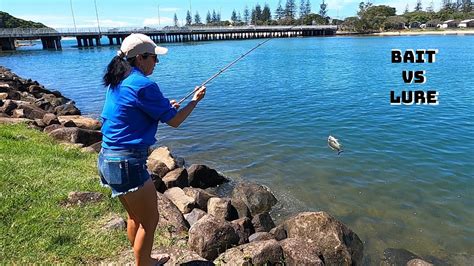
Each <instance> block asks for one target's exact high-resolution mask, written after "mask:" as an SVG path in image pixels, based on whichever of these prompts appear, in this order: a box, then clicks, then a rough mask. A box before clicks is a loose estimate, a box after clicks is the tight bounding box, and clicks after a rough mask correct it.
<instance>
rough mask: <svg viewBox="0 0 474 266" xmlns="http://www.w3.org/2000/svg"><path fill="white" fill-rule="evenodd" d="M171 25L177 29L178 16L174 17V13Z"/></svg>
mask: <svg viewBox="0 0 474 266" xmlns="http://www.w3.org/2000/svg"><path fill="white" fill-rule="evenodd" d="M173 23H174V26H175V27H178V16H176V13H174V18H173Z"/></svg>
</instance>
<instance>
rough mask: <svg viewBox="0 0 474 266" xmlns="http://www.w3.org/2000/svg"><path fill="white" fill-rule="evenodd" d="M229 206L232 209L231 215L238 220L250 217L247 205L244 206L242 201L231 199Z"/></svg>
mask: <svg viewBox="0 0 474 266" xmlns="http://www.w3.org/2000/svg"><path fill="white" fill-rule="evenodd" d="M230 205H231V207H232V213H233V214H234V215H236V216H237V217H238V218H244V217H249V218H250V217H252V215H251V214H250V210H249V207H247V204H245V202H244V201H243V200H241V199H236V198H232V199H231V200H230Z"/></svg>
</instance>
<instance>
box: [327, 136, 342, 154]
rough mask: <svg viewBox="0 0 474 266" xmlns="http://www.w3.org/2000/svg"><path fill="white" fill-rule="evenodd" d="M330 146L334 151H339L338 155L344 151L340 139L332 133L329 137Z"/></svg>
mask: <svg viewBox="0 0 474 266" xmlns="http://www.w3.org/2000/svg"><path fill="white" fill-rule="evenodd" d="M328 147H329V148H331V149H332V150H334V151H337V155H339V154H341V152H343V150H342V145H341V144H340V143H339V140H338V139H336V138H335V137H333V136H331V135H329V137H328Z"/></svg>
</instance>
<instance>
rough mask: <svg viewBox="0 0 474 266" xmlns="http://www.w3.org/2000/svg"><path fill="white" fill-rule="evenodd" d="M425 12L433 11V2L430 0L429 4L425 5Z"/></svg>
mask: <svg viewBox="0 0 474 266" xmlns="http://www.w3.org/2000/svg"><path fill="white" fill-rule="evenodd" d="M426 12H428V13H434V3H433V1H431V3H430V5H429V6H428V7H426Z"/></svg>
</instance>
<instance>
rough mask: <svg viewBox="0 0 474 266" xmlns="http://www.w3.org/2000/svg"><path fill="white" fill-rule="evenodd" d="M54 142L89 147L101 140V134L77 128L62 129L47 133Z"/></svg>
mask: <svg viewBox="0 0 474 266" xmlns="http://www.w3.org/2000/svg"><path fill="white" fill-rule="evenodd" d="M49 135H50V136H51V137H53V138H54V139H56V140H59V141H66V142H71V143H81V144H84V146H89V145H92V144H94V143H97V142H99V141H101V140H102V133H101V132H100V131H97V130H89V129H82V128H77V127H62V128H58V129H55V130H53V131H51V132H49Z"/></svg>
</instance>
